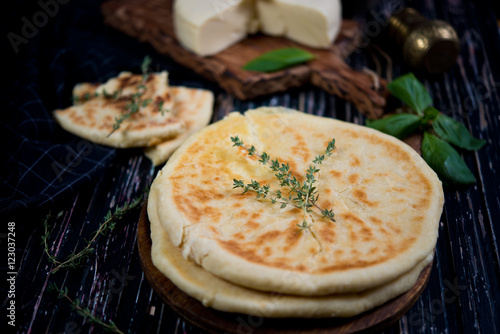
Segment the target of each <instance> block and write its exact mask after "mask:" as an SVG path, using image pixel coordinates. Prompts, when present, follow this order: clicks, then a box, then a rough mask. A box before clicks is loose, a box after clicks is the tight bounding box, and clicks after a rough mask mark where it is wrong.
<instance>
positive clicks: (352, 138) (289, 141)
mask: <svg viewBox="0 0 500 334" xmlns="http://www.w3.org/2000/svg"><path fill="white" fill-rule="evenodd" d="M231 136H239V137H240V138H241V139H242V140H243V141H244V142H245V143H246V144H247V145H254V146H255V148H256V149H257V151H258V152H266V153H268V154H269V155H270V156H271V159H274V158H279V160H280V162H284V163H289V164H290V166H291V169H292V170H293V171H296V174H297V176H298V177H299V180H301V181H303V177H304V175H305V174H306V170H307V168H308V167H309V164H310V162H311V161H312V160H313V159H314V157H315V156H316V155H318V154H321V153H322V152H323V151H324V149H325V147H326V145H327V143H328V142H329V141H330V140H331V139H332V138H335V139H336V147H337V148H336V149H335V151H334V153H333V155H332V156H331V157H329V158H328V159H327V161H325V162H324V163H323V164H322V165H320V166H319V167H320V169H321V171H320V173H319V176H318V177H319V183H318V185H317V190H318V192H319V194H320V197H319V200H318V204H319V205H320V206H321V207H326V208H330V209H333V211H334V212H335V220H336V222H335V223H332V222H331V221H329V220H328V219H326V218H322V217H321V216H320V215H318V214H316V213H312V214H310V215H309V216H308V217H307V219H308V222H309V224H310V225H311V228H310V229H307V230H304V231H302V232H298V228H297V224H299V223H301V222H302V220H303V219H304V218H303V217H304V215H303V213H302V211H301V210H299V209H296V208H293V207H285V208H283V209H281V208H280V206H279V205H273V204H271V203H270V201H269V200H268V199H256V198H255V194H254V193H251V192H249V193H246V194H244V195H242V194H241V190H240V189H233V179H243V180H245V181H247V182H250V180H257V181H260V182H263V183H269V184H270V185H271V188H272V189H276V187H277V185H276V181H275V179H274V176H273V175H272V173H271V172H270V171H269V169H267V168H264V167H262V166H261V165H260V163H259V162H258V161H257V159H256V158H255V157H254V158H250V157H248V156H247V154H246V152H245V151H244V150H243V149H241V148H239V149H238V148H235V147H232V143H231V140H230V137H231ZM151 189H152V194H156V195H151V196H157V199H156V200H157V201H159V203H160V204H158V205H157V212H156V213H155V212H148V214H149V215H150V216H152V215H154V214H157V215H158V219H159V221H160V223H161V224H162V226H163V228H164V229H165V231H166V232H167V234H168V235H169V236H170V239H171V241H172V243H173V244H174V246H175V247H179V248H180V249H181V250H182V254H183V256H184V258H186V259H189V260H191V261H194V262H195V263H196V264H198V265H200V266H201V267H203V268H204V269H205V270H206V271H208V272H210V273H211V274H213V275H215V276H218V277H219V278H222V279H224V280H226V281H229V282H231V283H232V284H235V285H240V286H244V287H248V288H252V289H255V290H260V291H274V292H280V293H285V294H292V295H304V296H322V295H323V296H324V295H330V294H338V293H351V292H361V291H366V290H369V289H373V288H375V287H378V286H381V285H384V284H387V283H389V282H391V281H393V280H395V279H396V278H397V277H400V276H401V275H403V274H404V273H408V272H409V271H410V270H411V269H413V268H415V266H417V264H418V263H420V262H422V261H423V260H424V259H425V258H426V257H427V256H428V255H429V254H430V253H431V252H432V250H433V249H434V246H435V244H436V241H437V236H438V227H439V219H440V216H441V212H442V207H443V202H444V199H443V190H442V186H441V182H440V181H439V179H438V177H437V175H436V174H435V173H434V171H432V169H431V168H430V167H429V166H428V165H427V164H426V163H425V161H424V160H423V159H422V158H421V157H420V156H419V155H418V154H417V153H416V152H415V151H414V150H413V149H412V148H410V147H409V146H408V145H406V144H404V143H403V142H401V141H399V140H397V139H395V138H394V137H391V136H388V135H385V134H383V133H381V132H379V131H376V130H373V129H370V128H367V127H363V126H359V125H355V124H352V123H347V122H342V121H338V120H333V119H328V118H324V117H318V116H312V115H308V114H304V113H301V112H298V111H293V110H290V109H284V108H267V107H262V108H258V109H255V110H250V111H247V112H246V113H245V115H242V114H240V113H232V114H230V115H229V116H228V117H226V118H225V119H223V120H221V121H219V122H216V123H214V124H212V125H209V126H207V127H205V128H204V129H203V130H201V131H199V132H197V133H196V134H195V135H193V136H191V137H189V138H188V139H187V141H186V142H184V144H183V145H182V146H181V147H180V148H179V149H178V150H177V151H176V152H175V153H174V154H173V155H172V157H171V158H170V160H169V161H168V162H167V164H166V165H165V167H164V168H163V169H162V170H161V171H160V172H159V173H158V176H157V177H156V179H155V180H154V182H153V185H152V188H151ZM153 200H154V199H153ZM297 281H299V282H300V284H297Z"/></svg>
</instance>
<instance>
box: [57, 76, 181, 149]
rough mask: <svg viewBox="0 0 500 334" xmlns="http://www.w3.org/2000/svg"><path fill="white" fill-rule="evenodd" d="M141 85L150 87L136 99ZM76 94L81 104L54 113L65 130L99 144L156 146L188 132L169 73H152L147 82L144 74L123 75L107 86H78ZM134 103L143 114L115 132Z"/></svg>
mask: <svg viewBox="0 0 500 334" xmlns="http://www.w3.org/2000/svg"><path fill="white" fill-rule="evenodd" d="M141 85H144V86H145V87H146V88H145V90H144V93H143V94H142V96H140V97H134V94H137V93H138V92H139V90H140V88H138V87H140V86H141ZM96 94H97V96H96ZM73 95H74V96H75V97H76V98H77V101H79V102H77V103H76V104H74V105H73V106H71V107H69V108H66V109H62V110H56V111H54V113H53V114H54V117H55V119H56V120H57V122H58V123H59V124H60V125H61V127H63V128H64V129H65V130H67V131H69V132H71V133H73V134H75V135H77V136H79V137H82V138H85V139H87V140H90V141H92V142H95V143H99V144H102V145H107V146H112V147H118V148H127V147H145V146H152V145H156V144H158V143H160V142H161V141H163V140H165V139H166V138H170V137H173V136H176V135H178V134H180V133H182V132H183V131H184V129H185V124H184V121H183V120H182V119H179V118H178V117H176V115H175V113H174V112H172V106H173V96H172V92H171V89H170V87H169V85H168V78H167V72H159V73H150V74H148V75H147V79H146V80H145V82H143V75H139V74H132V73H130V72H122V73H120V75H119V76H118V77H116V78H112V79H110V80H108V81H107V82H106V83H104V84H89V83H82V84H79V85H76V86H75V88H74V90H73ZM136 96H137V95H136ZM134 98H135V102H133V101H134V100H133V99H134ZM131 103H133V104H136V105H140V108H139V111H138V112H135V113H131V114H130V117H128V118H126V119H125V120H124V121H123V122H122V123H121V124H120V127H119V128H118V129H117V130H116V131H113V125H114V124H115V123H116V120H117V119H120V118H121V117H122V116H123V115H124V114H127V113H129V112H130V108H128V107H127V105H130V104H131ZM160 107H161V110H163V111H161V110H160Z"/></svg>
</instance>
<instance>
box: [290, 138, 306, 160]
mask: <svg viewBox="0 0 500 334" xmlns="http://www.w3.org/2000/svg"><path fill="white" fill-rule="evenodd" d="M295 140H296V141H297V142H296V144H295V145H294V146H292V147H291V148H290V150H291V152H292V153H293V154H294V155H296V156H300V157H302V160H303V161H304V162H307V161H309V159H310V153H309V149H308V148H307V144H306V142H305V140H304V137H302V136H301V135H299V134H295Z"/></svg>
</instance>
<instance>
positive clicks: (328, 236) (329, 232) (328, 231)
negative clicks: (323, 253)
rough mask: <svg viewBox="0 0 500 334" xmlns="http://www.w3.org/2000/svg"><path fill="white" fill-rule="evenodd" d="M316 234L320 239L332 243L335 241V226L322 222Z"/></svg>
mask: <svg viewBox="0 0 500 334" xmlns="http://www.w3.org/2000/svg"><path fill="white" fill-rule="evenodd" d="M318 234H319V237H320V238H321V239H323V240H324V241H326V242H328V243H332V244H333V243H334V241H335V226H334V225H333V224H323V225H322V226H321V228H320V229H319V233H318Z"/></svg>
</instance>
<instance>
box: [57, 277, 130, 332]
mask: <svg viewBox="0 0 500 334" xmlns="http://www.w3.org/2000/svg"><path fill="white" fill-rule="evenodd" d="M49 289H50V290H52V291H55V292H57V293H58V298H59V299H66V300H67V301H69V302H70V304H71V308H72V309H73V310H75V311H76V312H77V313H78V314H80V315H81V316H83V317H84V318H85V319H87V320H88V321H89V322H90V323H92V324H94V325H99V326H101V327H102V328H103V329H104V330H105V331H108V332H112V333H118V334H124V333H123V332H122V331H121V330H120V329H119V328H118V327H117V326H116V324H115V323H114V322H113V321H109V322H106V321H104V320H102V319H100V318H99V317H97V316H95V315H94V314H92V311H91V310H90V309H89V308H88V307H83V306H82V305H81V303H80V300H79V299H72V298H71V297H69V295H68V288H67V287H64V288H59V287H58V286H57V285H55V284H54V283H52V284H51V285H49Z"/></svg>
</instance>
